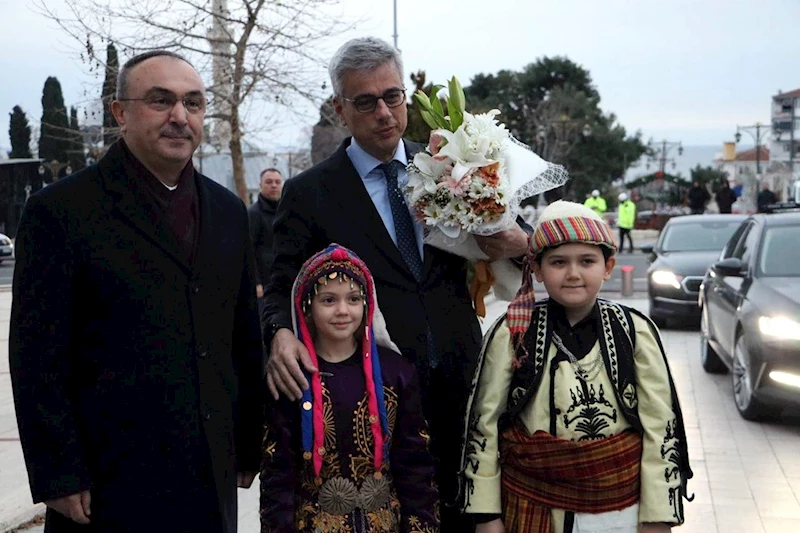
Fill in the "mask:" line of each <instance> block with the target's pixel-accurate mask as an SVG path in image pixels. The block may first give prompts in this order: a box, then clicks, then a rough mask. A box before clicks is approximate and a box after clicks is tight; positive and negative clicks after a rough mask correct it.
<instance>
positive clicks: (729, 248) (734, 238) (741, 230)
mask: <svg viewBox="0 0 800 533" xmlns="http://www.w3.org/2000/svg"><path fill="white" fill-rule="evenodd" d="M749 227H750V222H747V221H745V222H742V223H741V224H739V227H738V228H737V229H736V231H735V232H734V234H733V235H731V238H730V239H729V240H728V243H727V244H726V245H725V248H724V249H723V250H722V253H721V254H720V259H727V258H728V257H733V252H734V251H735V250H736V245H737V244H738V243H739V240H740V239H741V238H742V235H744V234H745V232H747V229H748V228H749Z"/></svg>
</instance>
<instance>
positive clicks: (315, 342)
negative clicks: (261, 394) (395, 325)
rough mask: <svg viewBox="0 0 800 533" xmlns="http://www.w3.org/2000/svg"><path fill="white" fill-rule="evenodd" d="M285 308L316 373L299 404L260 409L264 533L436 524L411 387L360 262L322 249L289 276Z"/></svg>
mask: <svg viewBox="0 0 800 533" xmlns="http://www.w3.org/2000/svg"><path fill="white" fill-rule="evenodd" d="M292 315H293V317H292V318H293V322H294V329H295V332H296V334H297V336H298V338H299V339H300V341H301V342H303V344H304V345H305V347H306V348H307V349H308V353H309V356H310V357H311V361H312V362H313V363H314V365H315V366H316V367H317V368H318V369H319V372H318V373H314V374H312V375H309V376H307V378H308V380H309V382H310V383H311V388H310V390H308V391H305V392H304V396H303V399H302V400H301V401H300V402H299V403H298V402H296V401H292V400H289V399H286V397H281V399H280V400H279V401H277V402H272V403H271V405H269V406H268V409H267V433H266V436H265V439H264V461H263V466H262V471H261V524H262V525H261V530H262V532H263V533H267V532H269V533H272V532H280V533H288V532H294V531H301V532H315V533H316V532H319V533H333V532H337V533H362V532H375V533H384V532H386V533H389V532H391V533H400V532H403V533H411V532H420V533H423V532H424V533H433V532H435V531H438V524H439V518H438V499H439V496H438V492H437V490H436V487H435V485H434V481H433V476H434V463H433V458H432V456H431V455H430V453H429V451H428V447H427V444H428V442H427V441H428V437H427V429H426V424H425V419H424V417H423V414H422V404H421V399H420V390H419V382H418V380H417V377H416V373H415V369H414V365H413V364H412V363H410V362H409V361H406V360H405V359H403V357H401V356H400V354H399V353H397V352H398V350H397V347H396V346H395V345H394V344H393V343H392V341H391V340H390V339H389V335H388V332H387V331H386V326H385V323H384V321H383V317H382V315H381V314H380V311H379V309H378V306H377V301H376V297H375V288H374V284H373V279H372V275H371V274H370V272H369V270H368V269H367V266H366V265H365V264H364V263H363V262H362V261H361V260H360V259H359V258H358V257H357V256H356V255H355V254H354V253H353V252H351V251H350V250H348V249H346V248H344V247H341V246H338V245H335V244H332V245H331V246H329V247H328V248H326V249H325V250H323V251H321V252H319V253H318V254H316V255H315V256H313V257H312V258H311V259H309V260H308V261H307V262H306V263H305V264H304V265H303V267H302V268H301V270H300V273H299V274H298V276H297V279H296V280H295V283H294V286H293V289H292Z"/></svg>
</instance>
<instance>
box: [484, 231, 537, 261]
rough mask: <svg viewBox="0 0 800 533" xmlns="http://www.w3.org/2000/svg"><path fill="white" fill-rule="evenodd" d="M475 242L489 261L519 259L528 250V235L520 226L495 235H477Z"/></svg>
mask: <svg viewBox="0 0 800 533" xmlns="http://www.w3.org/2000/svg"><path fill="white" fill-rule="evenodd" d="M475 240H476V241H477V243H478V246H479V247H480V249H481V250H483V253H485V254H486V255H488V256H489V261H497V260H499V259H508V258H511V257H519V256H521V255H525V252H526V251H527V250H528V234H527V233H525V231H524V230H523V229H522V228H520V227H519V226H514V227H512V228H510V229H507V230H505V231H501V232H500V233H495V234H494V235H487V236H481V235H475Z"/></svg>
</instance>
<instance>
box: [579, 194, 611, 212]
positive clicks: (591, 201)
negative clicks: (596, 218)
mask: <svg viewBox="0 0 800 533" xmlns="http://www.w3.org/2000/svg"><path fill="white" fill-rule="evenodd" d="M583 205H585V206H586V207H588V208H589V209H591V210H592V211H594V212H595V213H597V214H598V215H600V216H601V217H602V216H603V213H605V212H606V209H608V206H607V205H606V199H605V198H603V197H602V196H600V191H598V190H597V189H595V190H593V191H592V195H591V196H590V197H589V198H587V199H586V201H585V202H584V203H583Z"/></svg>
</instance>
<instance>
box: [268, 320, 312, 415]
mask: <svg viewBox="0 0 800 533" xmlns="http://www.w3.org/2000/svg"><path fill="white" fill-rule="evenodd" d="M269 354H270V355H269V359H268V360H267V387H269V391H270V392H271V393H272V397H273V398H275V399H276V400H277V399H278V395H279V392H280V393H282V394H283V395H285V396H287V397H288V398H290V399H292V400H300V399H301V398H302V397H303V391H304V390H307V389H308V380H307V379H306V377H305V375H303V371H302V370H301V369H300V364H302V365H303V368H305V369H306V371H307V372H312V373H313V372H318V370H317V368H316V367H315V366H314V365H313V364H311V358H310V357H309V355H308V350H306V347H305V346H303V343H302V342H300V341H299V340H297V337H295V336H294V333H293V332H292V330H290V329H288V328H281V329H279V330H278V331H276V332H275V335H274V336H273V337H272V344H271V345H270V352H269ZM298 361H299V363H298Z"/></svg>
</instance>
